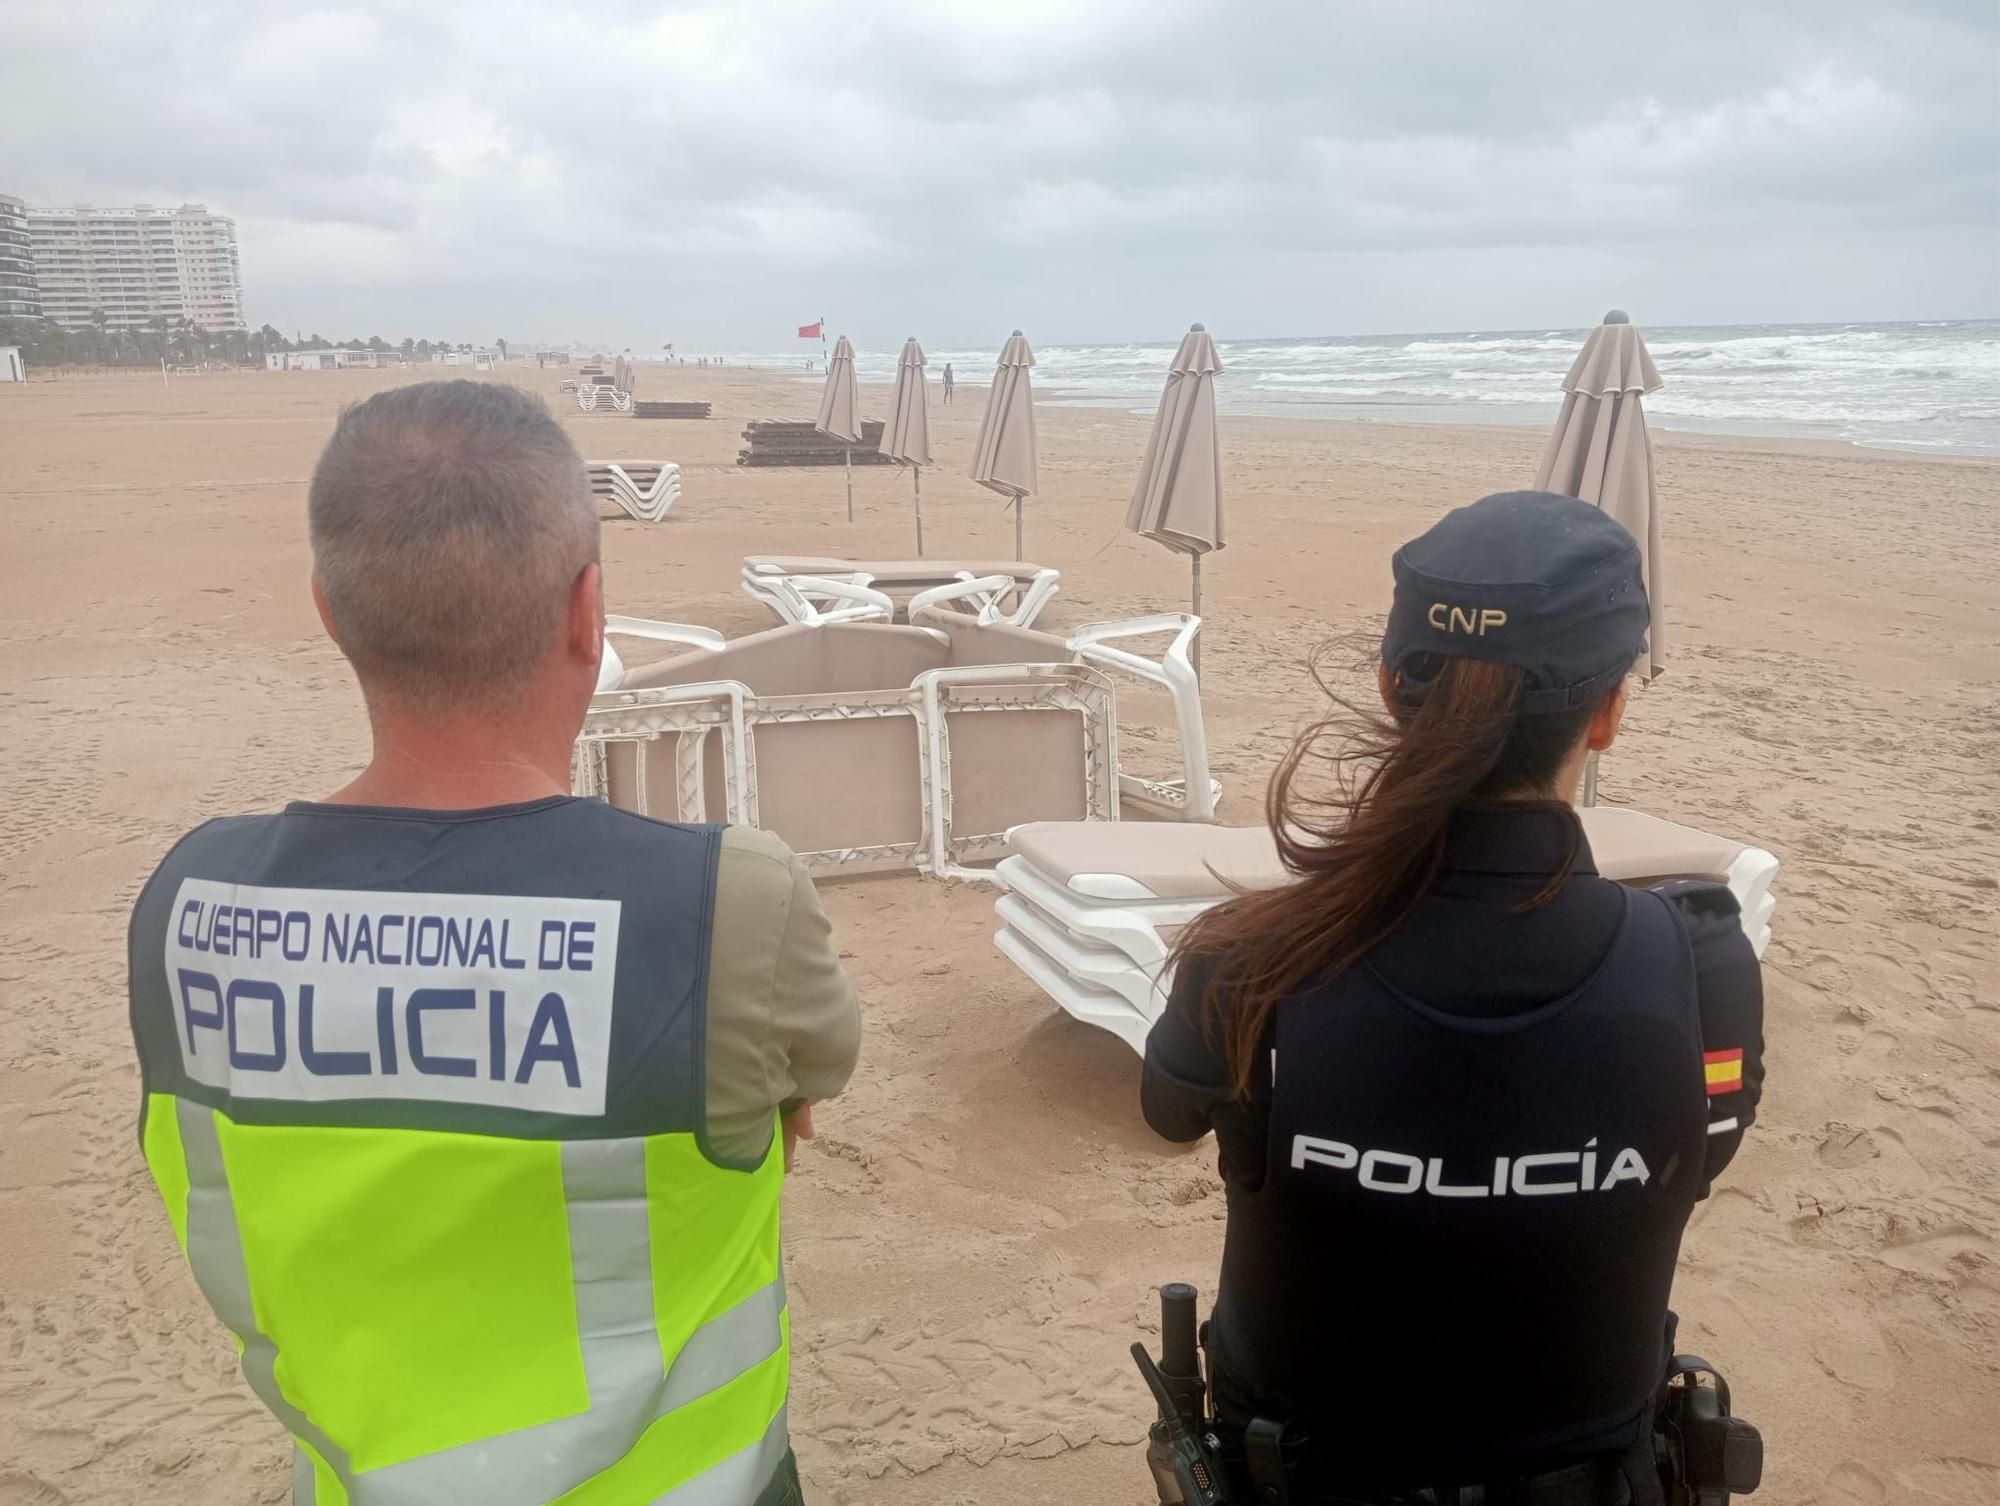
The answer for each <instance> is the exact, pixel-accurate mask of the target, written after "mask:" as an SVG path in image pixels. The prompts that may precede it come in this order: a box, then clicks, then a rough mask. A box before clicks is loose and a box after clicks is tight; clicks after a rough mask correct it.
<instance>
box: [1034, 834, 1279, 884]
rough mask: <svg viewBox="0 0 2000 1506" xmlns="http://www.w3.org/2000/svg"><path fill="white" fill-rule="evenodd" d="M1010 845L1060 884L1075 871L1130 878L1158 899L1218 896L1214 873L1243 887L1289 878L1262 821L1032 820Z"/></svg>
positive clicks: (1043, 873)
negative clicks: (1220, 823)
mask: <svg viewBox="0 0 2000 1506" xmlns="http://www.w3.org/2000/svg"><path fill="white" fill-rule="evenodd" d="M1012 846H1013V849H1014V851H1016V852H1018V853H1019V854H1020V855H1021V856H1022V857H1024V858H1026V859H1027V860H1028V862H1029V864H1030V865H1031V866H1033V867H1034V868H1035V869H1036V871H1038V872H1039V873H1041V874H1042V875H1043V876H1044V877H1047V878H1050V879H1053V880H1055V881H1056V882H1057V883H1059V884H1062V885H1064V886H1065V887H1067V886H1069V884H1070V882H1071V881H1072V880H1073V879H1075V878H1076V877H1077V876H1078V875H1079V874H1087V873H1116V874H1123V875H1124V876H1125V877H1127V878H1131V879H1136V880H1137V881H1138V882H1140V883H1141V884H1144V885H1145V886H1146V887H1147V888H1148V889H1150V890H1152V891H1153V893H1155V894H1157V895H1158V896H1159V897H1160V898H1161V899H1209V898H1212V897H1214V896H1216V895H1219V894H1226V893H1228V890H1227V889H1226V888H1224V887H1222V886H1221V885H1218V884H1217V883H1216V881H1215V875H1216V874H1218V873H1219V874H1221V875H1222V876H1223V877H1224V878H1226V879H1228V880H1230V881H1231V882H1233V883H1237V884H1243V885H1247V886H1249V887H1251V888H1265V887H1268V886H1270V885H1273V884H1282V883H1284V882H1285V880H1286V879H1287V878H1288V877H1289V875H1288V874H1287V873H1286V872H1285V867H1284V865H1283V864H1282V863H1280V862H1279V861H1278V849H1277V848H1276V847H1275V846H1274V845H1273V844H1272V841H1271V833H1270V831H1269V830H1268V829H1267V828H1265V827H1262V826H1191V825H1184V824H1182V823H1180V822H1177V821H1157V822H1155V821H1073V822H1065V821H1036V822H1032V823H1030V824H1029V825H1027V826H1022V827H1019V828H1017V829H1016V830H1015V832H1014V833H1013V839H1012ZM1211 869H1212V870H1213V872H1211V871H1210V870H1211Z"/></svg>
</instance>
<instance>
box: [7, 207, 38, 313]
mask: <svg viewBox="0 0 2000 1506" xmlns="http://www.w3.org/2000/svg"><path fill="white" fill-rule="evenodd" d="M41 312H42V293H41V284H40V283H39V282H38V281H37V279H36V276H35V252H34V245H33V242H32V240H31V238H30V237H29V234H28V206H27V205H26V204H23V203H22V202H21V201H20V200H19V199H15V198H9V197H8V196H7V195H6V194H3V193H0V319H34V318H38V317H40V315H41Z"/></svg>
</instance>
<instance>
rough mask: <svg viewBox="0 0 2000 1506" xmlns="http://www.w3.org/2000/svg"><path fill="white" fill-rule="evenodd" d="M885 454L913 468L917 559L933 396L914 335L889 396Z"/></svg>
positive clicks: (921, 536)
mask: <svg viewBox="0 0 2000 1506" xmlns="http://www.w3.org/2000/svg"><path fill="white" fill-rule="evenodd" d="M882 453H883V454H884V455H887V456H888V457H889V458H890V459H891V460H893V461H895V462H896V464H898V465H907V466H909V467H910V477H911V483H910V484H911V489H912V494H913V495H914V497H915V498H916V506H917V558H919V559H922V558H923V554H924V467H925V466H927V465H929V464H930V463H931V413H930V394H929V393H927V392H925V390H924V349H923V347H922V346H921V345H919V344H917V342H916V339H915V337H914V336H912V337H911V338H910V339H908V340H905V341H904V342H903V354H902V355H901V356H900V357H898V358H897V361H896V390H895V391H894V392H892V393H890V394H889V422H888V423H887V424H886V425H885V426H884V427H883V429H882Z"/></svg>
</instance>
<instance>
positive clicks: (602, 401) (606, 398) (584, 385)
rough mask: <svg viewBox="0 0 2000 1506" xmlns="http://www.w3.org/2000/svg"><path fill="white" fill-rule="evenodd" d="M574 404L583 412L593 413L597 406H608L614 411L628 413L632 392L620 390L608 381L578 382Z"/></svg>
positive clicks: (630, 409) (630, 407) (630, 408)
mask: <svg viewBox="0 0 2000 1506" xmlns="http://www.w3.org/2000/svg"><path fill="white" fill-rule="evenodd" d="M576 405H577V407H579V408H581V409H582V410H583V411H584V412H585V413H595V412H596V411H597V410H598V409H599V408H609V409H610V410H611V411H612V412H614V413H630V412H631V411H632V394H631V393H629V392H622V391H620V390H619V389H618V388H617V387H615V386H613V385H612V384H611V383H609V382H579V383H577V387H576Z"/></svg>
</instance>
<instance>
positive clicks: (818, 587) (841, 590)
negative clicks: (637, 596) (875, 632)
mask: <svg viewBox="0 0 2000 1506" xmlns="http://www.w3.org/2000/svg"><path fill="white" fill-rule="evenodd" d="M763 584H764V586H765V588H766V591H767V593H768V594H764V595H758V593H756V592H752V593H751V594H752V595H758V599H759V600H761V601H766V602H769V603H771V604H772V605H773V606H774V607H780V610H779V612H778V615H779V616H780V617H781V618H783V619H784V620H785V621H786V622H796V623H799V624H800V625H802V626H804V627H818V626H819V625H820V624H822V623H827V622H891V621H894V620H895V616H896V603H895V602H894V601H892V600H891V599H890V598H889V597H888V596H887V595H886V594H884V593H883V592H881V591H877V590H875V589H874V588H873V587H872V586H870V585H869V584H868V583H867V582H866V581H851V580H841V579H837V578H835V577H833V576H816V575H773V576H768V577H766V578H765V580H764V582H763ZM835 603H840V605H835ZM780 604H782V605H781V606H780Z"/></svg>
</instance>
